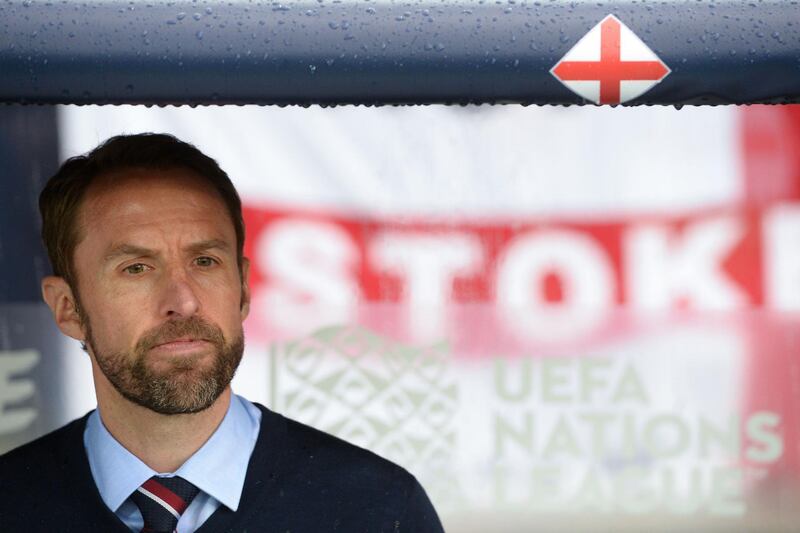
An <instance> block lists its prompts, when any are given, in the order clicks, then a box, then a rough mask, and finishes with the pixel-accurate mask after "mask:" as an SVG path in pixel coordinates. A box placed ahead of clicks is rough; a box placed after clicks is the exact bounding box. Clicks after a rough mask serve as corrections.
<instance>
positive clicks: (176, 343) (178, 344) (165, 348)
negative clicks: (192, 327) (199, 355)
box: [152, 337, 210, 353]
mask: <svg viewBox="0 0 800 533" xmlns="http://www.w3.org/2000/svg"><path fill="white" fill-rule="evenodd" d="M209 344H210V343H209V341H207V340H205V339H197V338H192V337H180V338H177V339H171V340H169V341H166V342H162V343H160V344H157V345H155V346H153V348H152V349H153V350H157V351H162V352H169V353H181V352H194V351H197V350H199V349H204V348H206V347H207V346H208V345H209Z"/></svg>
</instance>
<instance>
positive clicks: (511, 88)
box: [0, 0, 800, 105]
mask: <svg viewBox="0 0 800 533" xmlns="http://www.w3.org/2000/svg"><path fill="white" fill-rule="evenodd" d="M608 14H614V15H616V16H617V17H618V18H619V19H620V20H621V21H622V22H623V23H624V24H626V25H627V26H628V27H629V28H631V30H633V32H634V33H635V34H636V35H638V36H639V37H640V38H641V39H642V40H643V41H644V42H645V43H646V44H647V45H648V46H649V47H650V48H651V49H652V50H653V51H654V52H655V53H656V54H658V56H659V57H660V58H661V59H662V60H663V61H664V62H665V63H666V64H667V65H668V66H669V68H670V69H671V73H670V74H669V75H668V76H667V77H666V78H665V79H664V81H662V82H661V83H660V84H658V85H656V86H655V87H654V88H653V89H651V90H650V91H649V92H647V93H645V94H644V95H642V96H641V97H639V98H637V99H635V100H633V101H631V102H630V103H631V104H669V105H680V104H728V103H736V104H744V103H756V102H773V103H790V102H800V5H799V4H798V2H797V1H784V0H778V1H776V0H769V1H758V0H750V1H747V2H738V1H736V2H734V1H724V2H723V1H716V2H714V1H707V0H691V1H680V2H650V1H645V0H642V1H639V2H636V1H631V2H596V3H595V2H593V3H588V2H564V1H552V0H551V1H547V0H540V1H520V0H503V1H484V0H477V1H473V2H465V1H461V2H435V1H433V0H425V1H420V2H373V1H367V2H347V3H345V2H338V1H335V0H320V1H311V2H309V1H307V0H306V1H304V2H286V3H278V2H244V1H242V0H240V1H238V2H231V3H228V2H226V3H223V2H202V1H197V2H191V1H180V2H169V3H163V2H155V1H153V2H149V3H142V2H127V1H111V2H108V1H106V2H101V3H97V2H77V1H73V0H54V1H49V2H44V1H31V0H25V1H5V2H3V3H0V102H23V103H51V104H52V103H86V104H88V103H93V104H103V103H150V104H229V103H233V104H245V103H258V104H313V103H321V104H342V103H363V104H402V103H441V102H444V103H469V102H520V103H525V104H547V103H549V104H576V103H584V102H585V101H584V100H583V99H582V98H580V97H579V96H577V95H576V94H574V93H572V92H571V91H569V90H568V89H567V88H566V87H564V85H562V84H561V83H560V82H559V81H558V80H557V79H555V77H554V76H553V75H552V74H550V69H551V68H552V67H553V66H554V65H555V64H556V63H557V61H558V60H559V59H560V58H561V57H562V56H563V55H564V54H565V53H566V52H567V51H568V50H569V49H570V48H572V46H573V45H574V44H575V43H576V42H577V41H578V40H579V39H580V38H581V37H582V36H583V35H585V34H586V32H587V31H589V30H590V29H591V28H592V27H593V26H595V25H596V24H597V23H598V22H599V21H600V20H602V19H603V18H604V17H605V16H607V15H608Z"/></svg>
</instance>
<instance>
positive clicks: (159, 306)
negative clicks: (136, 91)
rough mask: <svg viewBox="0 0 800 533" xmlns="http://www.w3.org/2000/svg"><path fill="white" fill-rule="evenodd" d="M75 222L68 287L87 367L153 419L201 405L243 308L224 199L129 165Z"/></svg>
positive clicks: (200, 184) (185, 176)
mask: <svg viewBox="0 0 800 533" xmlns="http://www.w3.org/2000/svg"><path fill="white" fill-rule="evenodd" d="M78 225H79V231H80V234H81V235H82V236H83V238H82V240H81V241H80V242H79V244H78V246H77V247H76V249H75V253H74V256H73V258H74V268H75V273H76V277H77V287H73V292H74V295H75V297H76V299H77V303H78V305H79V306H80V311H81V318H82V329H83V331H84V334H85V337H86V344H87V346H88V347H89V349H90V352H91V354H92V356H93V364H94V365H95V366H96V368H95V370H98V369H99V370H100V371H101V372H102V375H103V376H105V378H106V379H107V380H108V382H110V384H111V385H112V386H113V388H115V389H116V390H117V391H118V392H119V393H120V394H122V395H123V396H124V397H125V398H127V399H128V400H130V401H132V402H134V403H137V404H139V405H142V406H144V407H147V408H149V409H151V410H153V411H155V412H158V413H162V414H177V413H192V412H198V411H201V410H204V409H206V408H207V407H209V406H210V405H211V404H212V403H214V401H215V400H216V399H217V398H218V397H219V395H220V394H221V393H222V392H223V391H224V390H225V389H226V387H227V386H228V384H229V383H230V380H231V378H232V377H233V374H234V372H235V370H236V367H237V366H238V364H239V361H240V360H241V356H242V351H243V348H244V340H243V333H242V321H243V320H244V318H245V316H246V315H247V309H248V306H247V298H248V296H247V290H246V275H247V265H246V264H245V265H243V267H244V269H243V270H244V274H243V276H244V278H243V279H242V278H240V273H239V267H238V264H237V257H236V254H237V243H236V233H235V230H234V227H233V223H232V221H231V219H230V217H229V215H228V211H227V209H226V207H225V204H224V202H223V200H222V198H221V197H220V196H219V194H218V193H217V192H216V191H215V190H214V189H213V188H212V187H211V186H210V185H208V184H206V183H205V182H204V181H202V180H198V179H197V178H194V177H193V175H192V173H191V171H189V170H183V169H174V170H128V171H124V172H120V173H117V174H116V175H114V179H113V180H109V179H106V178H104V177H101V178H100V180H99V181H98V182H97V183H94V184H93V185H92V186H91V187H90V189H89V190H88V191H87V194H86V196H85V199H84V203H83V205H82V207H81V211H80V215H79V217H78ZM96 377H97V372H96Z"/></svg>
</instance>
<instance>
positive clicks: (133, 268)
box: [122, 263, 147, 275]
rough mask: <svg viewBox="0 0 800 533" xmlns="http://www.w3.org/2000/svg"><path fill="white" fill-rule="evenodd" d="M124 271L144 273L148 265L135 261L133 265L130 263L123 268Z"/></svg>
mask: <svg viewBox="0 0 800 533" xmlns="http://www.w3.org/2000/svg"><path fill="white" fill-rule="evenodd" d="M122 270H123V272H127V273H128V274H133V275H136V274H143V273H144V272H145V271H146V270H147V265H145V264H143V263H134V264H133V265H128V266H126V267H125V268H123V269H122Z"/></svg>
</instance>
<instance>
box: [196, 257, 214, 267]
mask: <svg viewBox="0 0 800 533" xmlns="http://www.w3.org/2000/svg"><path fill="white" fill-rule="evenodd" d="M194 262H195V263H196V264H197V266H201V267H210V266H214V265H215V264H216V263H217V260H216V259H214V258H213V257H208V256H203V257H198V258H197V259H195V260H194Z"/></svg>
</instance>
